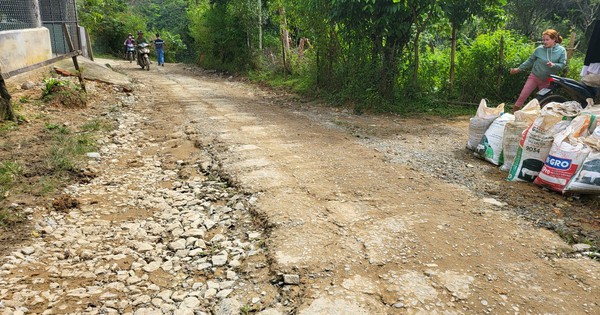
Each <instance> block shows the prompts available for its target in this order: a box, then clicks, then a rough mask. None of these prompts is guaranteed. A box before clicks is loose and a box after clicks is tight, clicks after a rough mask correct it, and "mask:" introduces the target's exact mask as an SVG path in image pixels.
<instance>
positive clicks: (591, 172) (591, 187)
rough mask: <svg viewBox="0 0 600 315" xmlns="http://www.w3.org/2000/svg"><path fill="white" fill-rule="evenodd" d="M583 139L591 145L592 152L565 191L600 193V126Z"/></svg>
mask: <svg viewBox="0 0 600 315" xmlns="http://www.w3.org/2000/svg"><path fill="white" fill-rule="evenodd" d="M582 141H583V143H584V144H585V145H587V146H588V147H589V149H590V153H589V154H588V155H587V157H586V158H585V161H583V163H582V164H581V166H580V167H579V168H578V169H577V173H575V176H573V177H572V178H571V180H570V181H569V183H568V184H567V186H566V187H565V189H564V191H563V193H575V194H600V127H596V129H595V130H594V133H593V134H592V135H591V136H589V137H587V138H584V139H583V140H582Z"/></svg>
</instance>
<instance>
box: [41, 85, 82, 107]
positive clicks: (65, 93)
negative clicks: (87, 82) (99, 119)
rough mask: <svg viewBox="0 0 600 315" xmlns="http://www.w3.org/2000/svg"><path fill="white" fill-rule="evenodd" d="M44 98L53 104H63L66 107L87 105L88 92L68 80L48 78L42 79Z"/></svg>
mask: <svg viewBox="0 0 600 315" xmlns="http://www.w3.org/2000/svg"><path fill="white" fill-rule="evenodd" d="M42 82H43V83H44V88H43V89H42V99H43V100H44V101H45V102H47V103H51V104H62V105H63V106H65V107H85V105H86V101H87V95H86V93H85V92H84V91H83V90H82V89H81V88H80V87H79V86H76V85H75V84H73V83H72V82H71V81H68V80H61V79H57V78H46V79H44V80H43V81H42Z"/></svg>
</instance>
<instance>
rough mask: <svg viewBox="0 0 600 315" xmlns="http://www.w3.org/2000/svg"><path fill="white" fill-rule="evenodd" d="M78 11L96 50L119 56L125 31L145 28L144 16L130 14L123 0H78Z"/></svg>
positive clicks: (125, 34)
mask: <svg viewBox="0 0 600 315" xmlns="http://www.w3.org/2000/svg"><path fill="white" fill-rule="evenodd" d="M78 13H79V19H80V24H81V25H83V26H84V27H86V28H87V29H88V32H89V34H90V38H91V40H92V45H93V47H94V50H95V51H96V52H100V53H112V54H115V55H119V56H120V54H121V53H122V52H123V42H124V41H125V38H126V37H127V33H130V32H134V31H135V30H145V25H146V22H145V20H144V18H142V17H141V16H138V15H135V14H132V13H131V12H130V11H129V9H128V6H127V4H126V3H125V1H124V0H80V1H79V2H78Z"/></svg>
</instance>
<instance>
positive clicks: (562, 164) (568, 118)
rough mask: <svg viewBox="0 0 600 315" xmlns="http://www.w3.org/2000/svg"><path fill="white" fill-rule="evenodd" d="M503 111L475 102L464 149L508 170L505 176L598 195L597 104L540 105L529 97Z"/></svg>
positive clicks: (599, 109)
mask: <svg viewBox="0 0 600 315" xmlns="http://www.w3.org/2000/svg"><path fill="white" fill-rule="evenodd" d="M503 111H504V104H500V105H499V106H498V107H496V108H488V107H487V104H486V103H485V101H484V100H482V101H481V103H480V104H479V108H478V114H477V115H476V116H475V117H473V118H471V120H470V124H469V141H468V142H467V148H468V149H470V150H472V151H474V152H475V154H476V155H477V156H478V157H480V158H482V159H485V160H486V161H489V162H491V163H492V164H494V165H500V166H501V167H500V169H501V170H504V171H509V174H508V178H507V179H508V180H511V181H526V182H533V183H534V184H535V185H538V186H542V187H546V188H548V189H550V190H554V191H557V192H560V193H563V194H567V193H569V194H573V193H577V194H600V127H597V117H600V106H595V107H594V106H593V104H588V107H587V108H586V109H585V110H583V109H582V108H581V105H580V104H579V103H577V102H565V103H550V104H547V105H546V106H545V107H544V108H543V109H540V105H539V103H538V101H537V100H535V99H534V100H533V101H531V102H529V103H528V104H527V105H526V106H525V107H524V108H523V109H522V110H520V111H517V112H515V114H514V116H513V115H510V114H504V113H503ZM482 129H485V130H482ZM477 137H480V139H479V141H478V142H477V141H476V140H475V138H477ZM474 143H477V145H474Z"/></svg>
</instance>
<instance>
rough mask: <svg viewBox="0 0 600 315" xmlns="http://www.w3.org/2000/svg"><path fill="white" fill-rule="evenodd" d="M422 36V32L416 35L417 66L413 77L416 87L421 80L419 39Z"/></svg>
mask: <svg viewBox="0 0 600 315" xmlns="http://www.w3.org/2000/svg"><path fill="white" fill-rule="evenodd" d="M420 35H421V32H419V31H417V33H416V34H415V44H414V46H415V66H414V68H413V75H412V84H413V85H414V86H417V85H418V82H419V81H418V79H419V37H420Z"/></svg>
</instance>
